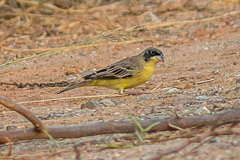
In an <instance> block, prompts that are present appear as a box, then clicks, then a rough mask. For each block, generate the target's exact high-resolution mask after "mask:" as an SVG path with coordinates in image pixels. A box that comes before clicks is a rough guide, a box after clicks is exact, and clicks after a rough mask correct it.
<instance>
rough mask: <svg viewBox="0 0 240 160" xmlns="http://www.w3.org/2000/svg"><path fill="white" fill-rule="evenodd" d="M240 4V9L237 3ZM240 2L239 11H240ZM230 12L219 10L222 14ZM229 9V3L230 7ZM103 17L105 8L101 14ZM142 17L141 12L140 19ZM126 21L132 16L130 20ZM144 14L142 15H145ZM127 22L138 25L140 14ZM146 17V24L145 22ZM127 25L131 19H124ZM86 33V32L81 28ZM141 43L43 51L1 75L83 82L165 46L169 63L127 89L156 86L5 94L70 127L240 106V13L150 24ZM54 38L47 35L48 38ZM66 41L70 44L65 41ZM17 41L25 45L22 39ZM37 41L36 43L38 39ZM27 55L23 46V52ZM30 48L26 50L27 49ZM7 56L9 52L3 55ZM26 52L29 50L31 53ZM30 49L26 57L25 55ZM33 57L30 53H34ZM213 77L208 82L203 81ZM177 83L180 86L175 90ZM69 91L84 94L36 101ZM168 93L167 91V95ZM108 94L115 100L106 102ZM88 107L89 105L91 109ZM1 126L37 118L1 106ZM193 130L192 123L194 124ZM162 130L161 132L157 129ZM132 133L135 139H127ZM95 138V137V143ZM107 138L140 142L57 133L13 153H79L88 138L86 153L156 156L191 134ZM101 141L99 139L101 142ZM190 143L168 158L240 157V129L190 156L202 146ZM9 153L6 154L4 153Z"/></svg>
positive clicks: (177, 14) (7, 90) (1, 151)
mask: <svg viewBox="0 0 240 160" xmlns="http://www.w3.org/2000/svg"><path fill="white" fill-rule="evenodd" d="M237 9H238V10H239V8H237ZM237 9H236V10H237ZM222 12H223V11H221V12H220V11H219V12H218V13H217V14H219V15H222ZM225 12H227V10H225ZM171 13H172V12H166V13H163V14H156V15H157V16H159V17H160V19H165V21H171V20H179V21H181V20H184V19H189V15H191V16H192V17H194V18H203V17H208V15H211V16H212V17H213V16H217V14H216V13H211V12H208V11H199V12H197V11H191V10H182V11H174V12H173V13H174V15H171ZM96 16H97V15H96ZM136 17H137V18H138V20H139V19H140V20H141V18H142V17H144V16H136V15H129V16H126V17H123V18H121V22H122V23H126V22H127V21H131V20H133V19H134V18H136ZM139 17H140V18H139ZM124 20H125V22H124ZM140 20H139V21H140ZM129 23H130V24H126V25H125V26H126V27H127V28H129V27H130V26H133V25H136V24H134V23H137V22H135V21H131V22H129ZM137 24H138V23H137ZM122 25H123V24H122ZM81 36H82V37H84V36H85V35H84V34H83V35H81ZM137 36H138V38H139V39H142V40H143V41H142V42H141V43H134V44H133V43H130V44H124V43H123V44H120V45H108V46H107V45H106V46H99V47H87V48H83V49H75V50H69V51H63V52H58V53H56V54H53V55H47V56H42V57H38V58H37V59H33V60H32V59H30V60H27V61H23V62H19V63H16V64H12V65H8V66H1V68H0V69H1V70H0V71H1V74H0V78H1V80H0V81H1V82H9V83H13V82H17V83H20V82H22V83H26V82H29V83H34V82H37V83H49V82H60V81H74V82H75V81H81V80H82V76H84V75H86V74H88V73H91V72H92V70H95V69H100V68H102V67H105V66H106V65H109V64H112V63H114V62H116V61H118V60H121V59H123V58H126V57H130V56H133V55H136V54H138V53H140V52H141V51H143V50H144V49H146V48H147V47H150V46H154V47H156V48H159V49H160V50H162V51H163V53H164V56H165V62H164V63H159V64H158V65H157V67H156V70H155V72H154V75H153V77H152V78H151V79H150V80H149V81H148V82H147V83H145V84H143V85H141V86H139V87H136V88H134V89H130V90H126V92H135V93H140V92H147V91H151V90H152V89H154V88H155V87H159V89H158V90H157V91H155V92H152V93H149V94H143V95H131V96H122V97H111V96H108V97H93V98H84V97H83V96H95V95H96V96H98V95H112V94H117V91H115V90H111V89H106V88H103V87H84V88H78V89H75V90H71V91H69V92H65V93H63V94H60V95H57V94H56V92H58V91H59V90H61V88H60V87H54V88H37V87H35V88H29V87H27V88H22V89H21V88H17V87H14V86H6V85H1V86H0V93H1V95H3V96H6V97H8V98H10V99H12V100H14V101H15V102H18V103H21V104H22V105H24V106H25V107H27V108H29V109H31V111H33V112H34V113H35V114H36V115H37V116H38V117H39V118H40V119H41V120H42V121H43V123H44V124H46V125H47V126H66V125H76V124H89V123H92V122H96V121H101V120H102V117H103V118H104V120H117V119H125V118H127V115H126V113H131V114H132V115H133V116H136V117H141V116H144V115H147V116H150V117H153V116H155V115H157V116H160V117H166V116H173V112H174V111H177V113H178V114H180V115H183V116H197V115H198V110H199V109H201V108H202V107H206V108H207V109H208V110H209V111H210V114H215V113H218V112H222V111H225V110H228V109H231V108H234V107H236V105H235V104H236V103H238V102H239V101H240V99H239V96H240V89H239V86H240V61H239V59H240V16H239V14H238V16H236V15H235V16H230V17H227V18H222V19H217V20H212V21H208V22H204V23H194V24H187V25H182V26H181V25H178V26H169V27H166V28H159V29H154V30H143V31H141V32H139V33H138V35H137ZM47 39H48V40H49V37H46V39H44V40H43V42H47V41H48V40H47ZM60 41H61V42H59V43H58V45H59V44H61V46H67V45H68V43H70V42H69V41H70V40H69V41H68V38H66V43H65V44H64V43H63V42H64V40H62V39H61V40H60ZM16 45H17V44H16ZM35 45H36V44H35ZM47 47H54V43H52V42H50V43H49V44H46V46H45V47H44V48H47ZM16 54H18V56H19V55H21V52H20V53H19V52H18V53H16ZM22 54H24V53H22ZM2 55H3V54H2ZM24 56H26V55H25V54H24ZM24 56H23V57H24ZM27 56H30V54H29V55H27ZM4 57H7V58H5V59H4V58H2V62H1V63H2V64H3V63H5V62H8V61H11V60H14V57H16V55H15V53H13V52H12V53H11V51H9V53H8V54H5V53H4ZM205 80H211V81H209V82H206V83H202V84H198V85H196V83H197V82H201V81H205ZM169 88H176V89H174V90H169ZM62 97H78V98H75V99H74V98H69V99H65V100H55V101H47V102H40V101H39V102H31V101H38V100H46V99H56V98H62ZM163 97H164V98H163ZM102 100H105V101H106V100H107V101H110V102H112V103H111V104H104V103H102ZM90 101H95V102H98V103H99V104H98V105H97V106H95V107H94V108H88V106H87V107H86V103H87V102H90ZM85 107H86V108H85ZM0 119H1V121H0V130H6V129H7V128H11V127H12V126H15V127H17V128H18V129H26V128H30V127H32V125H31V124H30V123H29V122H28V121H27V120H26V119H24V118H23V117H22V116H20V115H18V114H17V113H15V112H13V111H10V110H8V109H6V108H4V107H3V106H0ZM190 131H191V130H190ZM154 134H156V133H154ZM157 134H160V135H161V136H162V137H171V136H175V135H178V134H180V133H179V132H174V131H172V132H169V131H166V132H162V133H157ZM126 136H130V137H131V138H130V139H131V140H127V139H126ZM93 140H94V142H93ZM105 140H108V141H110V142H111V143H116V144H122V143H124V144H128V143H130V141H137V140H138V139H137V138H136V136H135V135H125V134H115V135H101V136H93V137H84V138H76V139H60V140H56V141H57V143H58V146H54V144H53V143H52V141H50V140H32V141H23V142H16V143H14V145H13V150H12V156H11V157H10V158H13V159H75V157H76V152H75V151H74V148H73V146H74V145H76V144H80V143H82V142H89V143H86V144H83V145H81V146H80V147H79V148H78V149H79V153H80V156H81V158H82V159H97V160H101V159H119V160H120V159H150V158H151V157H153V156H154V155H156V154H157V152H159V151H161V150H164V149H167V148H171V147H173V146H176V145H177V144H180V143H181V142H182V141H183V140H184V139H176V140H172V141H167V142H158V143H149V144H146V143H144V144H140V145H137V146H134V147H131V148H124V149H123V148H117V149H109V148H106V142H105ZM95 141H96V142H95ZM196 145H197V144H192V145H189V146H188V147H187V148H186V149H185V150H183V151H181V152H179V153H176V154H173V155H171V156H167V157H165V159H219V160H220V159H239V158H240V153H239V149H240V136H239V135H226V136H219V137H216V138H214V139H213V140H211V141H210V142H208V143H205V144H204V145H203V146H201V147H200V148H198V149H197V150H196V151H195V152H194V153H192V154H190V155H187V156H186V155H185V156H183V155H184V153H185V152H187V151H188V150H190V149H191V148H193V147H194V146H196ZM8 148H9V147H8V144H4V145H0V157H5V158H6V153H7V151H8ZM0 159H1V158H0Z"/></svg>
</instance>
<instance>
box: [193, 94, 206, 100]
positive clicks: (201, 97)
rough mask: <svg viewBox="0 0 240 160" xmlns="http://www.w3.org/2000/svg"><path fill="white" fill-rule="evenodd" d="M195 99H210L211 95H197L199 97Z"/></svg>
mask: <svg viewBox="0 0 240 160" xmlns="http://www.w3.org/2000/svg"><path fill="white" fill-rule="evenodd" d="M195 99H197V100H208V99H209V97H208V96H205V95H204V96H197V97H195Z"/></svg>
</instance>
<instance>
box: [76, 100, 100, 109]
mask: <svg viewBox="0 0 240 160" xmlns="http://www.w3.org/2000/svg"><path fill="white" fill-rule="evenodd" d="M97 107H101V108H104V106H103V105H102V104H100V103H98V102H96V101H89V102H87V103H84V104H82V105H81V109H84V108H88V109H95V108H97Z"/></svg>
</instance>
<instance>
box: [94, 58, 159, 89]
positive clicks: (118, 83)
mask: <svg viewBox="0 0 240 160" xmlns="http://www.w3.org/2000/svg"><path fill="white" fill-rule="evenodd" d="M157 62H158V60H157V59H155V58H153V59H152V60H151V61H149V62H147V63H146V62H144V61H143V62H142V63H143V66H142V67H141V68H140V67H139V68H136V69H135V71H134V75H133V76H132V77H129V78H124V79H111V80H94V82H93V85H94V86H104V87H107V88H112V89H125V88H126V89H127V88H133V87H135V86H138V85H141V84H143V83H145V82H146V81H148V80H149V79H150V78H151V76H152V74H153V72H154V70H155V65H156V63H157Z"/></svg>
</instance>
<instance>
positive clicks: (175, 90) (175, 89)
mask: <svg viewBox="0 0 240 160" xmlns="http://www.w3.org/2000/svg"><path fill="white" fill-rule="evenodd" d="M177 92H179V90H178V89H177V88H171V89H169V90H168V91H167V94H172V93H177Z"/></svg>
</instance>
